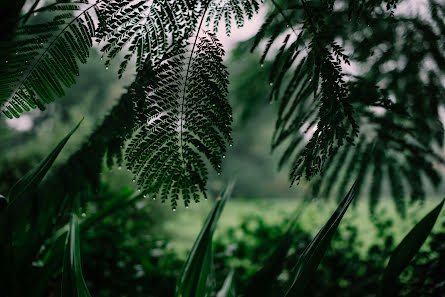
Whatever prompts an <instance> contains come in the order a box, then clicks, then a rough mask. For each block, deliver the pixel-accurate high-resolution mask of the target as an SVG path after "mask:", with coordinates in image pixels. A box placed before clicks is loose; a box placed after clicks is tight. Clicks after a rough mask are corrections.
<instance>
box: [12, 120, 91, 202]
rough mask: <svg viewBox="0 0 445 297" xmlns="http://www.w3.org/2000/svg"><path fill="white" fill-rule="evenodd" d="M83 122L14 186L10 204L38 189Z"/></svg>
mask: <svg viewBox="0 0 445 297" xmlns="http://www.w3.org/2000/svg"><path fill="white" fill-rule="evenodd" d="M82 121H83V118H82V120H80V122H79V123H78V124H77V125H76V127H74V129H73V130H71V132H70V133H68V135H67V136H65V137H64V138H63V139H62V141H60V142H59V144H58V145H57V146H56V147H55V148H54V150H53V151H52V152H51V153H50V154H49V155H48V156H47V157H46V158H45V159H43V161H42V162H40V164H39V165H38V166H37V167H35V168H33V169H31V170H30V171H29V172H28V173H27V174H25V176H23V177H22V178H21V179H20V180H19V181H18V182H17V183H16V184H15V185H13V186H12V188H11V189H10V190H9V194H8V200H9V202H10V203H13V202H14V200H16V199H17V198H19V197H20V196H22V195H23V194H25V193H26V192H29V191H32V190H34V189H35V188H36V187H37V185H38V184H39V183H40V182H41V181H42V179H43V177H44V176H45V175H46V173H47V172H48V170H49V169H50V168H51V166H52V165H53V163H54V161H55V160H56V158H57V156H58V155H59V153H60V152H61V151H62V149H63V147H64V146H65V144H66V143H67V142H68V140H69V139H70V137H71V136H72V135H73V134H74V132H76V130H77V128H79V126H80V124H81V123H82Z"/></svg>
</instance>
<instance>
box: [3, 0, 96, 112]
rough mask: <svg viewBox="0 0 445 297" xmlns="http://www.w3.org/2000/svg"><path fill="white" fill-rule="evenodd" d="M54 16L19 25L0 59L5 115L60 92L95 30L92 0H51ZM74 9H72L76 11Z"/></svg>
mask: <svg viewBox="0 0 445 297" xmlns="http://www.w3.org/2000/svg"><path fill="white" fill-rule="evenodd" d="M56 4H57V5H53V6H51V9H49V11H51V12H54V13H56V16H55V17H54V18H53V19H52V20H51V21H49V22H47V23H39V24H31V25H22V26H21V27H19V28H18V30H17V40H16V41H15V42H14V43H13V44H11V45H9V46H10V47H9V49H10V52H11V53H10V54H9V55H8V56H7V57H6V60H4V61H1V62H0V63H1V64H0V73H2V76H3V77H7V79H5V80H1V81H0V105H1V106H2V107H3V113H4V114H5V115H6V116H7V117H9V118H12V117H19V116H20V113H23V112H24V111H29V110H30V109H31V108H36V107H39V108H40V109H44V108H45V107H44V104H43V103H50V102H52V101H54V100H55V98H56V97H61V96H63V95H64V93H65V92H64V89H65V88H67V87H70V86H71V85H72V84H73V83H74V81H75V76H77V75H78V74H79V73H78V63H79V62H81V63H85V62H86V60H87V58H88V55H89V49H90V47H91V46H92V38H93V35H94V33H95V31H94V24H93V21H92V17H91V15H90V14H91V13H92V11H93V8H95V6H96V4H92V5H88V4H87V2H86V1H76V2H74V3H72V4H68V3H56ZM76 13H77V14H76Z"/></svg>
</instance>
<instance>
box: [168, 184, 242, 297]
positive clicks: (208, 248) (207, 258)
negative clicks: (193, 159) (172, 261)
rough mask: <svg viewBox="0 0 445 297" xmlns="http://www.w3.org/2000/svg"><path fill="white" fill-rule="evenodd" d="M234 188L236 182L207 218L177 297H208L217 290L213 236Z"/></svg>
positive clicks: (176, 293)
mask: <svg viewBox="0 0 445 297" xmlns="http://www.w3.org/2000/svg"><path fill="white" fill-rule="evenodd" d="M233 187H234V182H231V183H230V184H229V185H228V186H227V187H226V188H225V189H224V191H223V193H221V195H220V196H219V197H218V198H217V201H216V203H215V206H214V207H213V209H212V211H211V213H210V214H209V216H208V217H207V220H206V221H205V223H204V226H203V227H202V229H201V232H200V233H199V235H198V238H197V239H196V241H195V244H194V245H193V247H192V250H191V251H190V254H189V255H188V257H187V260H186V261H185V263H184V267H183V269H182V272H181V274H180V275H179V277H178V280H177V283H176V292H175V296H176V297H206V296H210V295H211V293H212V291H213V290H214V289H215V275H214V273H215V272H214V264H213V245H212V241H213V234H214V232H215V229H216V225H217V223H218V220H219V217H220V216H221V213H222V211H223V209H224V205H225V203H226V202H227V200H228V199H229V198H230V196H231V194H232V191H233Z"/></svg>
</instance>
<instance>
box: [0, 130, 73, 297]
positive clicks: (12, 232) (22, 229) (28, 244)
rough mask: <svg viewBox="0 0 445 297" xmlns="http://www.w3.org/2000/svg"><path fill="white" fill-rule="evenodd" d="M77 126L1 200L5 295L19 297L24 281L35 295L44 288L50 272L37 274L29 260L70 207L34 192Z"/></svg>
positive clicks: (0, 274) (1, 284)
mask: <svg viewBox="0 0 445 297" xmlns="http://www.w3.org/2000/svg"><path fill="white" fill-rule="evenodd" d="M79 125H80V123H79ZM79 125H77V126H76V127H75V128H74V129H73V130H72V131H71V132H70V133H69V134H68V135H67V136H66V137H65V138H64V139H62V141H61V142H60V143H59V144H58V145H57V147H56V148H55V149H54V150H53V151H52V152H51V153H50V154H49V155H48V156H47V157H46V158H45V159H44V160H43V161H42V162H41V163H40V164H39V165H38V166H37V167H35V168H34V169H32V170H31V171H29V172H28V173H27V174H26V175H25V176H24V177H23V178H22V179H20V180H19V181H18V182H17V183H16V184H15V185H14V186H13V187H12V189H11V191H10V192H9V195H8V199H5V200H6V201H5V202H6V203H4V205H2V208H1V209H0V240H1V241H2V242H3V243H4V244H2V245H1V247H0V256H1V259H2V260H3V261H5V262H4V265H1V267H0V278H1V279H2V281H1V282H0V289H1V290H2V292H3V293H2V294H6V296H11V297H15V296H23V293H22V290H23V288H21V286H23V285H24V282H27V283H26V284H28V285H31V286H33V288H34V290H35V294H36V295H37V296H38V294H41V293H42V290H44V289H45V287H44V286H45V285H44V283H45V282H47V281H48V279H49V277H50V273H51V272H49V271H48V270H47V269H42V270H41V271H39V269H36V268H35V267H34V265H33V261H34V259H35V257H36V255H37V253H38V252H39V249H40V248H41V246H42V244H43V243H44V241H45V240H46V239H47V237H48V234H51V232H53V231H54V224H55V223H56V222H58V221H60V220H61V219H62V213H63V212H64V211H66V209H67V208H70V205H68V204H67V203H69V201H67V200H64V201H60V200H59V201H54V200H51V199H38V198H39V197H35V193H36V190H37V187H38V186H39V185H40V183H41V181H42V179H43V177H44V176H45V175H46V173H47V172H48V171H49V169H50V167H51V166H52V164H53V162H54V160H55V159H56V157H57V156H58V155H59V153H60V151H61V150H62V149H63V147H64V146H65V144H66V143H67V142H68V140H69V138H70V137H71V136H72V134H73V133H74V132H75V131H76V129H77V128H78V127H79ZM42 198H43V197H42ZM48 198H50V197H48ZM3 199H4V198H2V200H3ZM56 202H57V203H56ZM20 280H22V281H20Z"/></svg>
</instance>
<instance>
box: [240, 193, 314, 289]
mask: <svg viewBox="0 0 445 297" xmlns="http://www.w3.org/2000/svg"><path fill="white" fill-rule="evenodd" d="M306 206H307V201H306V200H305V201H303V202H301V204H299V205H298V208H297V210H296V211H295V215H294V217H293V219H292V220H291V222H290V224H289V226H288V227H287V231H286V232H285V233H284V234H283V235H282V236H281V238H280V240H279V243H278V245H277V246H276V248H275V249H274V251H273V252H272V254H271V255H270V256H269V257H268V258H267V260H266V262H265V264H264V266H263V267H261V269H260V270H258V271H257V272H256V273H255V274H254V275H253V277H252V278H251V279H250V280H249V285H248V286H247V289H246V291H245V296H246V297H257V296H269V294H270V293H271V292H272V291H273V287H274V285H275V283H276V278H277V276H278V275H279V274H280V272H281V271H282V270H283V265H284V264H285V259H286V256H287V253H288V251H289V248H290V247H291V245H292V241H293V232H294V231H295V227H296V224H297V222H298V220H299V218H300V215H301V213H302V212H303V210H304V208H305V207H306Z"/></svg>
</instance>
